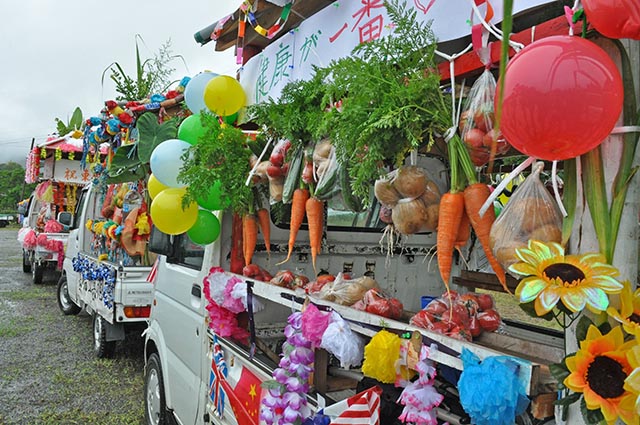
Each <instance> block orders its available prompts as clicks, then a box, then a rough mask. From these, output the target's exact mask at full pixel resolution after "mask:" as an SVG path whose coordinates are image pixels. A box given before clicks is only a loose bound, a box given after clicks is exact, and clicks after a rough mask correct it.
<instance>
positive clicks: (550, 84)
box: [500, 36, 623, 160]
mask: <svg viewBox="0 0 640 425" xmlns="http://www.w3.org/2000/svg"><path fill="white" fill-rule="evenodd" d="M505 78H506V79H505V86H504V103H503V109H502V120H501V124H500V130H502V134H503V135H504V136H505V138H506V139H507V140H508V141H509V143H510V144H511V145H512V146H513V147H514V148H516V149H517V150H519V151H520V152H522V153H525V154H527V155H530V156H533V157H536V158H539V159H544V160H562V159H568V158H574V157H576V156H579V155H582V154H583V153H586V152H589V151H590V150H592V149H593V148H595V147H596V146H598V145H599V144H600V143H602V141H603V140H604V139H605V138H606V137H607V136H608V135H609V133H611V130H612V129H613V127H614V126H615V124H616V121H617V120H618V118H619V117H620V112H621V111H622V100H623V86H622V78H621V77H620V72H619V71H618V68H617V67H616V65H615V64H614V63H613V61H612V60H611V58H610V57H609V56H608V55H607V54H606V53H605V51H604V50H602V49H601V48H599V47H598V46H597V45H595V44H594V43H592V42H590V41H587V40H585V39H583V38H580V37H570V36H553V37H547V38H543V39H541V40H539V41H536V42H534V43H532V44H530V45H529V46H527V47H525V48H524V49H522V50H521V51H520V52H519V53H518V54H516V55H515V56H514V57H513V59H512V60H511V62H509V64H508V65H507V70H506V77H505Z"/></svg>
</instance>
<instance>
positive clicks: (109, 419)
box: [0, 405, 144, 425]
mask: <svg viewBox="0 0 640 425" xmlns="http://www.w3.org/2000/svg"><path fill="white" fill-rule="evenodd" d="M139 410H140V411H139V412H128V413H123V414H119V413H113V412H85V411H82V410H80V409H67V410H60V411H51V410H45V411H44V412H42V413H41V414H40V417H39V418H38V419H37V421H36V424H37V425H48V424H66V425H85V424H92V425H139V424H143V423H144V420H142V419H140V418H143V417H144V407H143V406H142V405H141V406H140V409H139ZM0 419H1V418H0ZM0 423H1V422H0Z"/></svg>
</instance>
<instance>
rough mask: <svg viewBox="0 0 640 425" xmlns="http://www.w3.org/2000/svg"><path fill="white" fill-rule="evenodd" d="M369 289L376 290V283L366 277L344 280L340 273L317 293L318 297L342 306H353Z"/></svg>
mask: <svg viewBox="0 0 640 425" xmlns="http://www.w3.org/2000/svg"><path fill="white" fill-rule="evenodd" d="M371 288H378V283H377V282H376V281H375V280H373V279H371V278H370V277H367V276H362V277H359V278H357V279H345V278H344V275H343V274H342V273H339V274H338V276H336V280H334V281H333V282H330V283H327V284H326V285H324V286H323V287H322V289H320V292H318V293H317V294H318V297H319V298H321V299H323V300H327V301H333V302H335V303H337V304H342V305H349V306H350V305H353V304H355V303H356V302H358V301H360V300H361V299H362V298H363V297H364V294H365V293H366V292H367V291H368V290H369V289H371Z"/></svg>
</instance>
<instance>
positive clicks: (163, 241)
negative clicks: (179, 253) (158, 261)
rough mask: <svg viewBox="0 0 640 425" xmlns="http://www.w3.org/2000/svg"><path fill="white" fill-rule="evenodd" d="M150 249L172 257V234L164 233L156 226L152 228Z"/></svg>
mask: <svg viewBox="0 0 640 425" xmlns="http://www.w3.org/2000/svg"><path fill="white" fill-rule="evenodd" d="M149 251H151V252H153V253H156V254H159V255H165V256H167V257H171V255H172V254H173V245H172V243H171V236H170V235H167V234H166V233H162V232H161V231H160V230H158V229H157V228H156V227H155V226H153V227H152V228H151V235H150V236H149Z"/></svg>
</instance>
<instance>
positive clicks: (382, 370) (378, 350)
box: [362, 329, 401, 384]
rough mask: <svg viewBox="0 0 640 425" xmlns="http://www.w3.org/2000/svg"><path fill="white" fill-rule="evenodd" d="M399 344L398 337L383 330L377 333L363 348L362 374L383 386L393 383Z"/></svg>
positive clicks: (398, 355)
mask: <svg viewBox="0 0 640 425" xmlns="http://www.w3.org/2000/svg"><path fill="white" fill-rule="evenodd" d="M400 344H401V341H400V337H399V336H398V335H396V334H393V333H391V332H389V331H386V330H384V329H383V330H381V331H380V332H378V333H377V334H376V335H375V336H374V337H373V338H371V341H369V343H368V344H367V345H366V346H365V347H364V363H363V364H362V373H364V375H365V376H369V377H371V378H374V379H377V380H378V381H380V382H382V383H385V384H392V383H394V382H395V380H396V368H395V364H396V361H397V360H398V358H399V357H400Z"/></svg>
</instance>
